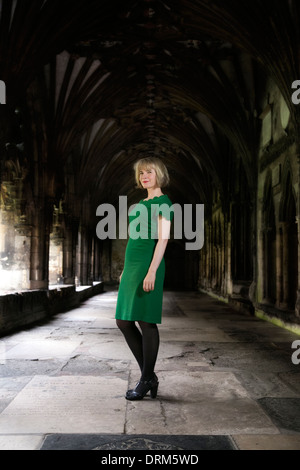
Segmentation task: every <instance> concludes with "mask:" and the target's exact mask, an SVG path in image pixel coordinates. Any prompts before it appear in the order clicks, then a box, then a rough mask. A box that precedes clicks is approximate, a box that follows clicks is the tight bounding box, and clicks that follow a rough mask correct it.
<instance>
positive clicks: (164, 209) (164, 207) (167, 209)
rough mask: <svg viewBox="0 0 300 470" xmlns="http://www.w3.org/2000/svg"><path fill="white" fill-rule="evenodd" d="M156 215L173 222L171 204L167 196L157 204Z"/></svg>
mask: <svg viewBox="0 0 300 470" xmlns="http://www.w3.org/2000/svg"><path fill="white" fill-rule="evenodd" d="M158 215H161V216H162V217H163V218H164V219H166V220H170V221H172V220H173V217H174V210H173V204H172V202H171V201H170V199H169V198H168V196H166V197H164V198H163V199H162V201H161V202H160V204H159V208H158Z"/></svg>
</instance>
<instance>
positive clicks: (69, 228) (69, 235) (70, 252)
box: [63, 222, 78, 284]
mask: <svg viewBox="0 0 300 470" xmlns="http://www.w3.org/2000/svg"><path fill="white" fill-rule="evenodd" d="M75 229H76V230H75ZM77 234H78V226H77V224H75V227H74V225H73V224H72V222H70V223H66V226H65V233H64V243H63V277H64V284H75V256H76V254H75V252H76V242H77Z"/></svg>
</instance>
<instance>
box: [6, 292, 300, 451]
mask: <svg viewBox="0 0 300 470" xmlns="http://www.w3.org/2000/svg"><path fill="white" fill-rule="evenodd" d="M116 298H117V292H116V291H113V290H107V291H105V292H104V293H103V294H101V295H99V296H96V297H94V298H92V299H90V300H88V301H86V302H85V303H84V304H82V306H81V307H80V308H76V309H74V310H72V311H69V312H66V313H62V314H59V315H57V316H55V317H53V319H52V320H51V321H50V322H49V323H47V324H41V325H38V326H35V327H34V328H30V329H27V330H26V331H22V332H19V333H15V334H12V335H10V336H7V337H4V338H2V339H0V450H39V449H43V448H50V449H53V450H55V449H56V448H59V447H60V448H64V446H65V448H69V447H70V442H72V443H73V444H72V445H73V448H74V446H75V447H76V446H77V448H78V449H80V448H86V447H84V445H86V446H89V445H90V447H91V448H94V449H100V448H106V449H108V448H109V446H110V445H111V446H112V447H111V448H116V447H114V445H115V444H113V442H120V440H122V439H123V444H122V445H123V446H124V445H125V444H124V442H125V440H126V442H130V446H131V447H130V448H131V449H134V446H135V445H136V446H137V448H143V447H138V446H139V445H141V443H140V441H141V439H139V437H140V438H141V437H143V442H144V444H143V445H145V442H150V443H151V442H152V445H153V442H154V441H155V442H156V443H157V442H159V440H160V441H161V446H163V445H165V446H167V445H170V443H169V444H166V442H167V441H168V439H169V440H170V439H171V437H173V441H174V439H175V440H176V439H177V441H176V442H177V444H175V443H173V447H169V448H174V449H175V448H180V446H179V447H178V445H179V444H178V442H180V439H181V440H182V442H184V437H186V438H188V437H190V439H191V440H190V442H191V446H192V445H195V444H192V442H194V443H195V439H196V438H199V439H198V441H199V443H200V442H202V443H204V444H201V445H204V446H205V445H206V444H205V443H207V442H210V443H212V442H214V446H215V448H219V449H222V448H226V446H228V444H229V443H230V445H229V447H230V448H233V449H237V450H238V449H241V450H245V449H250V450H256V449H261V450H267V449H278V450H279V449H283V450H290V449H293V450H299V449H300V365H294V364H293V363H292V359H291V356H292V353H293V350H292V349H291V345H292V342H293V341H294V340H299V339H300V337H299V336H297V335H296V334H294V333H291V332H289V331H287V330H284V329H282V328H280V327H277V326H275V325H273V324H271V323H268V322H264V321H263V320H260V319H258V318H255V317H251V316H246V315H243V314H240V313H238V312H235V311H233V310H232V309H230V308H229V307H228V305H226V304H224V303H221V302H219V301H217V300H215V299H213V298H211V297H208V296H206V295H203V294H201V293H197V292H176V293H174V292H166V293H165V297H164V318H163V324H162V325H161V326H160V337H161V346H160V352H159V358H158V362H157V369H156V372H157V375H158V377H159V381H160V385H159V394H158V398H157V399H156V400H152V399H151V398H150V397H146V398H145V399H144V400H143V401H140V402H129V401H126V400H125V399H124V395H125V392H126V390H127V389H128V387H131V386H134V384H135V383H136V381H137V380H138V378H139V373H138V369H137V366H136V364H135V361H134V360H133V357H132V356H131V353H130V351H129V350H128V348H127V346H126V344H125V342H124V340H123V337H122V336H121V334H120V332H119V331H118V329H117V328H116V325H115V321H114V311H115V305H116ZM97 436H98V438H97ZM151 436H152V437H151ZM159 436H161V439H160V438H159ZM180 436H181V437H180ZM89 438H90V444H87V443H88V442H89ZM125 438H126V439H125ZM103 439H104V440H103ZM105 439H106V440H105ZM174 442H175V441H174ZM84 443H86V444H84ZM110 443H111V444H110ZM163 443H165V444H163ZM118 445H120V444H118ZM176 445H177V447H176ZM182 445H183V444H182ZM186 445H187V446H188V444H186ZM199 445H200V444H199ZM101 446H102V447H101ZM103 446H104V447H103ZM218 446H219V447H218ZM222 446H223V447H222ZM117 448H121V447H117ZM122 448H124V447H122ZM161 448H164V447H161ZM165 448H167V447H165ZM184 448H185V449H186V448H188V447H184ZM193 448H195V447H193ZM208 448H209V447H208Z"/></svg>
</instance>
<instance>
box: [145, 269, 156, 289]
mask: <svg viewBox="0 0 300 470" xmlns="http://www.w3.org/2000/svg"><path fill="white" fill-rule="evenodd" d="M155 279H156V273H155V272H154V271H151V272H149V271H148V274H147V276H146V277H145V279H144V282H143V289H144V291H145V292H150V291H152V290H154V285H155Z"/></svg>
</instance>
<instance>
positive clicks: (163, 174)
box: [134, 157, 170, 189]
mask: <svg viewBox="0 0 300 470" xmlns="http://www.w3.org/2000/svg"><path fill="white" fill-rule="evenodd" d="M152 169H154V170H155V172H156V181H157V184H158V186H159V187H160V188H164V187H166V186H168V184H169V182H170V177H169V173H168V170H167V168H166V166H165V164H164V163H163V162H162V161H161V159H160V158H157V157H146V158H141V159H140V160H138V161H137V162H136V163H135V164H134V171H135V181H136V184H137V187H138V188H140V189H144V188H143V186H142V184H141V182H140V171H141V170H152Z"/></svg>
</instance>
